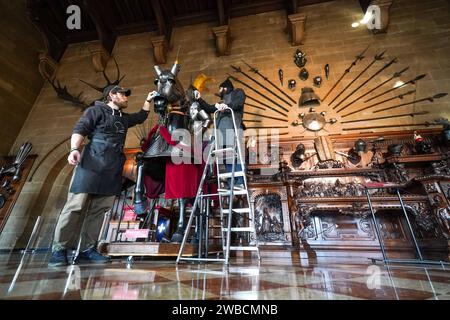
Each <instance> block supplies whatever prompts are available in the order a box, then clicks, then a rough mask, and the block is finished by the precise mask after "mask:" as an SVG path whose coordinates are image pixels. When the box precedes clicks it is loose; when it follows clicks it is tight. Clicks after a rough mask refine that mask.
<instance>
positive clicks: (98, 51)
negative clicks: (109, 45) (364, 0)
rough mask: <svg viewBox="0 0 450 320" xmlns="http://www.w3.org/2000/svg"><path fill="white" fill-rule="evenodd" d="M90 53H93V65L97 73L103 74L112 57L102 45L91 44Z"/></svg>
mask: <svg viewBox="0 0 450 320" xmlns="http://www.w3.org/2000/svg"><path fill="white" fill-rule="evenodd" d="M88 48H89V52H90V53H91V59H92V65H93V66H94V69H95V72H102V71H104V70H105V68H106V65H107V64H108V61H109V59H111V55H110V54H109V53H108V51H107V50H106V49H105V47H104V46H103V45H102V44H101V43H98V44H90V45H89V47H88Z"/></svg>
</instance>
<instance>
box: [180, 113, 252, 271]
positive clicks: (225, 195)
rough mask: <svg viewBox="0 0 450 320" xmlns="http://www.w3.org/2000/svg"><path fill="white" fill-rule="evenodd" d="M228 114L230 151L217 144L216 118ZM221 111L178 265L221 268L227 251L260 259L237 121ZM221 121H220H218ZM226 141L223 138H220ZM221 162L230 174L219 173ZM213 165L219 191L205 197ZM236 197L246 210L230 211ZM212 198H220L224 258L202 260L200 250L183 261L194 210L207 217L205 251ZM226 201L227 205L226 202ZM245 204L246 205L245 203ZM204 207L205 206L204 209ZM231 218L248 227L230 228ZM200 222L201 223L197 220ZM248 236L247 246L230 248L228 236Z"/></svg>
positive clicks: (228, 148)
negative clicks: (238, 182) (219, 264)
mask: <svg viewBox="0 0 450 320" xmlns="http://www.w3.org/2000/svg"><path fill="white" fill-rule="evenodd" d="M225 110H226V111H227V112H230V113H231V117H232V119H233V145H232V146H231V147H229V146H224V145H225V143H219V142H220V141H219V140H220V139H217V137H218V135H217V131H218V130H217V124H216V121H217V119H216V118H217V115H218V113H220V112H224V111H225ZM225 110H224V111H219V110H217V111H216V112H215V113H214V136H213V138H212V140H213V142H212V143H211V144H210V146H208V147H209V148H210V150H209V154H208V158H207V160H206V165H205V169H204V170H203V174H202V178H201V181H200V185H199V187H198V190H197V196H196V197H195V202H194V205H193V207H192V211H191V214H190V216H189V221H188V223H187V226H186V231H185V234H184V237H183V241H182V243H181V246H180V250H179V252H178V257H177V263H178V262H179V261H180V260H187V261H221V262H224V264H226V265H228V264H229V259H230V251H256V253H257V255H258V260H259V259H260V255H259V248H258V240H257V237H256V230H255V220H254V213H253V210H252V209H251V206H250V204H251V203H250V197H249V194H248V188H247V178H246V176H245V162H244V158H243V156H242V149H241V144H240V138H239V133H238V128H236V120H235V117H234V112H233V110H232V109H231V108H229V107H226V108H225ZM219 121H220V120H219ZM222 138H223V139H225V137H222ZM221 160H232V161H231V172H224V173H221V171H220V170H221V165H220V164H221V162H222V161H221ZM214 163H215V164H216V173H217V186H218V187H219V189H218V190H217V193H209V191H206V192H207V193H204V192H205V190H208V189H207V187H208V186H207V181H208V178H207V176H211V175H213V171H214V169H213V164H214ZM237 164H240V166H241V169H239V170H236V166H237ZM235 177H242V179H243V181H244V184H243V185H241V186H235V181H234V180H235ZM226 181H229V183H228V184H227V187H223V188H222V187H221V183H224V182H225V184H226ZM235 195H240V196H243V197H244V200H246V201H247V207H242V208H233V198H234V196H235ZM212 197H218V198H219V205H220V229H221V239H222V249H223V258H219V257H217V258H208V257H207V256H208V252H206V255H205V257H202V255H201V250H199V255H198V257H195V258H188V257H183V250H184V246H185V244H186V241H187V239H188V237H189V233H190V232H191V225H192V220H193V218H194V215H195V214H196V212H197V209H198V208H200V209H201V210H200V218H201V217H202V209H203V208H206V212H207V216H206V222H207V223H206V225H205V226H204V227H205V233H204V234H205V235H206V237H205V247H206V248H208V241H209V239H208V234H209V233H208V227H209V226H208V221H209V219H208V215H209V204H210V201H209V200H210V199H211V198H212ZM226 200H228V201H226ZM225 202H227V203H228V206H227V207H226V208H225V207H224V206H225ZM244 202H245V201H244ZM205 203H206V205H205ZM233 218H240V219H239V220H241V221H245V220H247V221H248V227H245V226H233V225H232V224H233ZM200 221H202V219H200ZM202 227H203V226H200V229H202ZM232 233H234V234H237V235H238V234H239V233H241V234H242V233H243V234H247V235H249V237H244V238H249V241H248V244H246V245H244V244H242V243H241V244H240V245H235V244H234V245H232V244H231V241H232V239H231V234H232ZM200 234H203V232H200ZM201 240H202V239H201V236H200V241H199V246H200V247H201Z"/></svg>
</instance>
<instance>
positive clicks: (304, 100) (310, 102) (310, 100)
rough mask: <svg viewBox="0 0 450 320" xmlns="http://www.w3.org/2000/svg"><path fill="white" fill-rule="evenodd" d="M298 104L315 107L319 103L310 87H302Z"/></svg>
mask: <svg viewBox="0 0 450 320" xmlns="http://www.w3.org/2000/svg"><path fill="white" fill-rule="evenodd" d="M298 105H299V107H316V106H319V105H320V100H319V97H318V96H317V95H316V94H315V93H314V90H313V89H312V88H308V87H305V88H302V94H301V95H300V100H299V101H298Z"/></svg>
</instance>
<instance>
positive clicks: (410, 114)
mask: <svg viewBox="0 0 450 320" xmlns="http://www.w3.org/2000/svg"><path fill="white" fill-rule="evenodd" d="M428 113H430V112H429V111H418V112H412V113H403V114H393V115H390V116H384V117H376V118H368V119H356V120H347V121H341V123H342V124H346V123H353V122H361V121H373V120H383V119H392V118H400V117H408V116H409V117H414V116H421V115H425V114H428Z"/></svg>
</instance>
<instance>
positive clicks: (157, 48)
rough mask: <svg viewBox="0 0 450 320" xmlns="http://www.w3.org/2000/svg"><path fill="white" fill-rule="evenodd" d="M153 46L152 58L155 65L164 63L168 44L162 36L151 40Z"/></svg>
mask: <svg viewBox="0 0 450 320" xmlns="http://www.w3.org/2000/svg"><path fill="white" fill-rule="evenodd" d="M151 41H152V46H153V57H154V59H155V62H156V63H157V64H164V63H166V58H167V51H168V48H169V43H168V42H167V39H166V37H165V36H164V35H161V36H156V37H153V38H152V39H151Z"/></svg>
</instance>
